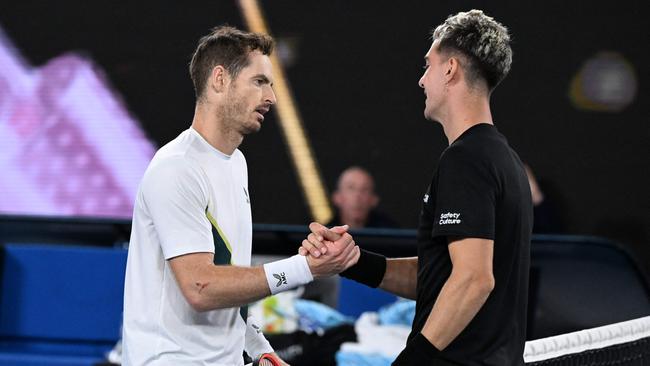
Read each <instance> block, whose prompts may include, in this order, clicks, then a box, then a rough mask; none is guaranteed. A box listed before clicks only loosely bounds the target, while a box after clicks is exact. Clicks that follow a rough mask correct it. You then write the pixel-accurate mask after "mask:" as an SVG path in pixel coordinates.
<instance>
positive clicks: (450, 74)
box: [445, 57, 460, 83]
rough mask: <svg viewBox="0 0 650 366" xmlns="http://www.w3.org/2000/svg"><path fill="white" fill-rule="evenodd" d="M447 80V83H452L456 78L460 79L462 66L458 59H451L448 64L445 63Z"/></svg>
mask: <svg viewBox="0 0 650 366" xmlns="http://www.w3.org/2000/svg"><path fill="white" fill-rule="evenodd" d="M445 68H446V70H445V80H446V81H447V83H450V82H452V81H453V80H454V78H456V79H458V76H459V72H460V70H459V69H460V64H459V63H458V58H456V57H450V58H449V60H447V62H445Z"/></svg>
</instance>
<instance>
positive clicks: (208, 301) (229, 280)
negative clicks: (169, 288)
mask: <svg viewBox="0 0 650 366" xmlns="http://www.w3.org/2000/svg"><path fill="white" fill-rule="evenodd" d="M213 258H214V254H212V253H191V254H186V255H182V256H179V257H175V258H172V259H170V260H169V264H170V266H171V268H172V271H173V272H174V276H175V277H176V282H177V283H178V286H179V287H180V289H181V291H182V292H183V295H184V296H185V299H186V300H187V302H188V303H189V304H190V305H191V306H192V307H193V308H194V309H195V310H196V311H208V310H213V309H223V308H229V307H235V306H241V305H245V304H248V303H250V302H253V301H256V300H259V299H262V298H264V297H266V296H269V295H270V294H271V291H270V290H269V286H268V284H267V282H266V275H265V274H264V268H263V267H261V266H256V267H239V266H215V265H214V264H213V263H212V260H213Z"/></svg>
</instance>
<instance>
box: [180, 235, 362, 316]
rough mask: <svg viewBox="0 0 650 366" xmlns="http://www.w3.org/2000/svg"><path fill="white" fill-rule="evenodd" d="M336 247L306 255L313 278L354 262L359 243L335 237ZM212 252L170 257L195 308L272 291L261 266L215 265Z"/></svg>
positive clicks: (226, 303)
mask: <svg viewBox="0 0 650 366" xmlns="http://www.w3.org/2000/svg"><path fill="white" fill-rule="evenodd" d="M336 246H337V250H332V251H331V252H330V253H327V254H325V255H322V256H320V257H319V258H311V257H308V258H307V263H308V265H309V269H310V271H311V274H312V276H313V277H314V278H319V277H324V276H331V275H333V274H336V273H339V272H341V271H343V270H345V269H346V268H348V267H350V266H352V265H353V264H355V263H356V262H357V260H358V258H359V247H357V246H356V245H355V244H354V241H353V240H352V237H351V236H350V235H343V236H342V237H341V238H340V240H338V241H336ZM213 258H214V254H212V253H191V254H186V255H181V256H178V257H174V258H172V259H170V260H169V264H170V266H171V269H172V272H173V273H174V276H175V277H176V282H177V283H178V286H179V287H180V289H181V291H182V293H183V296H184V297H185V299H186V300H187V302H188V303H189V304H190V305H191V306H192V307H193V308H194V309H195V310H196V311H208V310H214V309H223V308H229V307H235V306H241V305H245V304H249V303H251V302H253V301H257V300H259V299H262V298H264V297H266V296H269V295H270V294H271V291H270V289H269V285H268V282H267V279H266V273H265V271H264V267H262V266H256V267H242V266H216V265H214V264H213Z"/></svg>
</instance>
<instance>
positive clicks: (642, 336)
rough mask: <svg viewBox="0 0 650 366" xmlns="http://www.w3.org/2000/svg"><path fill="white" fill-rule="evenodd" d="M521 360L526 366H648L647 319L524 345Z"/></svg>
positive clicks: (649, 334) (649, 328)
mask: <svg viewBox="0 0 650 366" xmlns="http://www.w3.org/2000/svg"><path fill="white" fill-rule="evenodd" d="M612 311H615V310H612ZM649 311H650V309H649ZM524 361H525V362H526V366H574V365H576V366H577V365H588V366H610V365H611V366H614V365H616V366H648V365H650V316H647V317H643V318H638V319H634V320H630V321H625V322H620V323H615V324H611V325H606V326H603V327H597V328H591V329H586V330H581V331H577V332H572V333H567V334H561V335H558V336H553V337H548V338H542V339H538V340H534V341H529V342H526V348H525V350H524Z"/></svg>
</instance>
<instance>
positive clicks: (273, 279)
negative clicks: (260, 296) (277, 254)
mask: <svg viewBox="0 0 650 366" xmlns="http://www.w3.org/2000/svg"><path fill="white" fill-rule="evenodd" d="M264 272H265V273H266V282H268V284H269V289H271V294H273V295H275V294H277V293H278V292H282V291H286V290H289V289H292V288H294V287H298V286H300V285H304V284H307V283H309V282H311V281H313V280H314V276H312V275H311V270H310V269H309V264H307V257H305V256H303V255H300V254H296V255H294V256H293V257H289V258H287V259H282V260H279V261H275V262H271V263H266V264H265V265H264Z"/></svg>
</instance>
